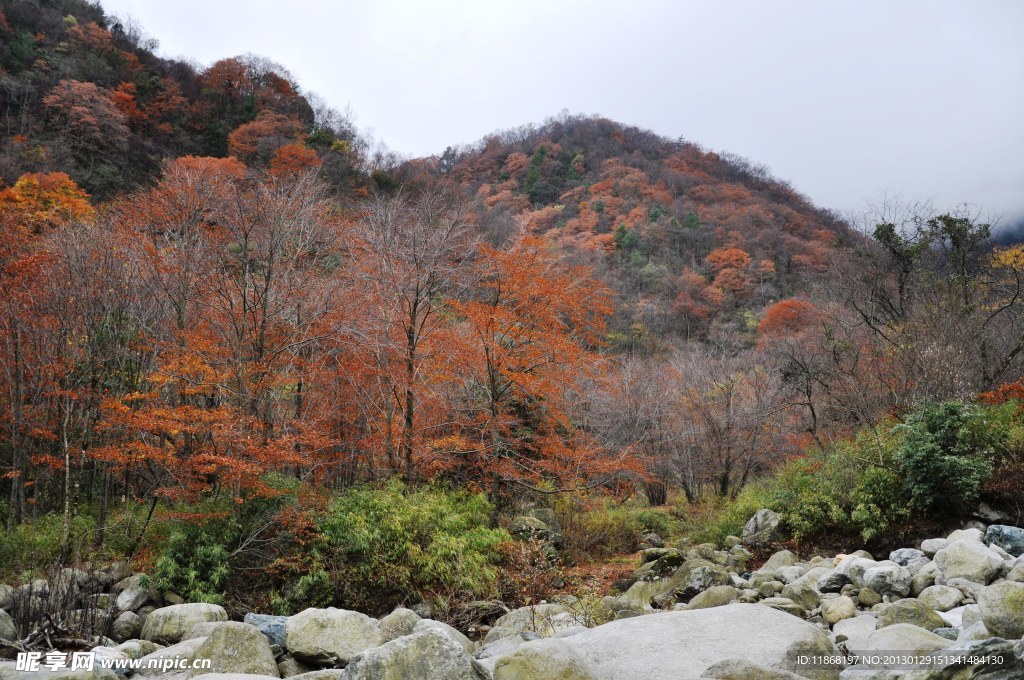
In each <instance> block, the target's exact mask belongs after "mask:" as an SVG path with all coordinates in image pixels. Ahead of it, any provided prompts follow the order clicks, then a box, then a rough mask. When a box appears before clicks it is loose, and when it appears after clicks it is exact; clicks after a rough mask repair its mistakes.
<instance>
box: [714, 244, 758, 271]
mask: <svg viewBox="0 0 1024 680" xmlns="http://www.w3.org/2000/svg"><path fill="white" fill-rule="evenodd" d="M704 261H705V262H707V263H708V265H710V266H711V269H712V270H713V271H715V272H720V271H722V270H723V269H734V270H739V269H743V268H745V267H746V266H747V265H748V264H750V255H749V254H748V253H747V252H746V251H745V250H741V249H739V248H716V249H715V250H712V251H711V253H710V254H709V255H708V256H707V258H705V260H704Z"/></svg>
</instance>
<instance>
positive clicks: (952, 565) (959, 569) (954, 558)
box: [935, 532, 1003, 585]
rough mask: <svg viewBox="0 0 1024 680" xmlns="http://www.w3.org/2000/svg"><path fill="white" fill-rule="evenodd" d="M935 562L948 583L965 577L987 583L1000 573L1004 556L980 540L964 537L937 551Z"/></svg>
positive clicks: (983, 583) (976, 581)
mask: <svg viewBox="0 0 1024 680" xmlns="http://www.w3.org/2000/svg"><path fill="white" fill-rule="evenodd" d="M954 533H955V532H954ZM935 564H936V565H938V567H939V570H940V571H941V572H942V575H943V577H944V578H945V579H946V582H947V583H948V582H949V581H950V580H951V579H954V578H963V579H967V580H969V581H974V582H975V583H980V584H981V585H985V584H987V583H989V582H990V581H991V580H992V578H993V577H994V576H995V575H996V574H998V573H999V570H1000V569H1001V568H1002V566H1003V558H1002V557H1000V556H999V555H998V554H996V553H995V552H994V551H993V550H992V549H991V548H989V547H988V546H986V545H984V544H983V543H981V542H979V541H974V540H969V539H963V540H959V541H956V542H952V543H950V545H949V546H947V547H945V548H943V549H942V550H940V551H939V552H937V553H935Z"/></svg>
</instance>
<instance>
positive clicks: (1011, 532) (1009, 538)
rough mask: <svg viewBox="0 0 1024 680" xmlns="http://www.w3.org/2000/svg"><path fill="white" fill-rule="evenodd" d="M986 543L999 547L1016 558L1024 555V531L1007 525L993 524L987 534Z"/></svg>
mask: <svg viewBox="0 0 1024 680" xmlns="http://www.w3.org/2000/svg"><path fill="white" fill-rule="evenodd" d="M985 542H986V543H988V544H989V545H998V546H999V547H1000V548H1002V549H1003V550H1005V551H1006V552H1008V553H1010V554H1011V555H1013V556H1014V557H1020V556H1021V555H1024V529H1021V528H1020V527H1011V526H1007V525H1005V524H993V525H992V526H990V527H989V528H988V531H986V532H985Z"/></svg>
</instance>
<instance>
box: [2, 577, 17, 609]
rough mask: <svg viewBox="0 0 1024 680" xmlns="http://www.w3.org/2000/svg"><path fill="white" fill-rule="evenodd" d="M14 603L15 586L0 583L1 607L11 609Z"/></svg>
mask: <svg viewBox="0 0 1024 680" xmlns="http://www.w3.org/2000/svg"><path fill="white" fill-rule="evenodd" d="M12 604H14V587H13V586H9V585H7V584H6V583H0V609H10V608H11V605H12Z"/></svg>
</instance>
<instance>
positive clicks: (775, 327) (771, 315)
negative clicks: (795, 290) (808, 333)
mask: <svg viewBox="0 0 1024 680" xmlns="http://www.w3.org/2000/svg"><path fill="white" fill-rule="evenodd" d="M819 315H820V312H819V310H818V308H817V307H815V306H814V305H813V304H811V303H810V302H808V301H806V300H799V299H795V298H794V299H789V300H781V301H780V302H776V303H775V304H774V305H772V306H771V307H769V308H768V309H767V310H765V313H764V317H763V318H762V319H761V323H759V324H758V326H757V332H758V333H760V334H761V335H762V336H766V337H778V336H788V335H795V334H797V333H800V332H801V331H803V330H805V329H806V328H808V327H809V326H810V325H812V324H814V323H815V322H816V321H817V319H818V317H819Z"/></svg>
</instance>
